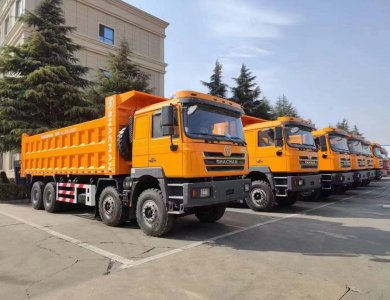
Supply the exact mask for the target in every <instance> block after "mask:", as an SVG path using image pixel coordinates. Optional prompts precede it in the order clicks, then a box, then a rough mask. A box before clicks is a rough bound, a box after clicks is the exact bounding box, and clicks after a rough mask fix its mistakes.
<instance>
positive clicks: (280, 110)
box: [273, 95, 299, 117]
mask: <svg viewBox="0 0 390 300" xmlns="http://www.w3.org/2000/svg"><path fill="white" fill-rule="evenodd" d="M273 113H274V115H275V116H276V117H283V116H289V117H299V114H298V111H297V109H296V108H295V107H294V106H293V104H292V103H291V102H290V101H288V99H287V97H286V96H285V95H282V96H281V97H278V100H277V101H276V103H275V105H274V107H273Z"/></svg>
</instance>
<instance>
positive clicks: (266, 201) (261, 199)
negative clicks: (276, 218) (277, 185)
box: [246, 180, 276, 211]
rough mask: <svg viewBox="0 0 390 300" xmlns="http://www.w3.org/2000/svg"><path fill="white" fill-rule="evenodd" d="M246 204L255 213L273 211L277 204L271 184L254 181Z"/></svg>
mask: <svg viewBox="0 0 390 300" xmlns="http://www.w3.org/2000/svg"><path fill="white" fill-rule="evenodd" d="M246 204H247V205H248V206H249V207H250V208H251V209H252V210H254V211H271V210H272V209H273V208H274V207H275V204H276V202H275V195H274V193H273V191H272V189H271V187H270V186H269V184H268V183H267V182H265V181H263V180H256V181H253V182H252V185H251V191H250V193H249V197H247V199H246Z"/></svg>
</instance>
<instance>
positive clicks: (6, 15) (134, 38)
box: [0, 0, 168, 177]
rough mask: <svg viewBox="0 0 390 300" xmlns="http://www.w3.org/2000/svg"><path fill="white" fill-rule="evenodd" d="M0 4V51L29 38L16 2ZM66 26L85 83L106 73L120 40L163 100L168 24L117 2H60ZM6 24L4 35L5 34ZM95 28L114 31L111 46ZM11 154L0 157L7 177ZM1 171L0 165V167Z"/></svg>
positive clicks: (32, 2) (29, 0)
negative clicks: (76, 49)
mask: <svg viewBox="0 0 390 300" xmlns="http://www.w3.org/2000/svg"><path fill="white" fill-rule="evenodd" d="M17 1H18V0H0V47H2V46H4V45H6V44H11V45H18V44H21V43H23V41H24V40H25V39H26V38H27V37H28V36H29V29H28V28H26V27H25V26H24V25H23V24H21V23H20V22H18V18H17V13H16V2H17ZM20 1H21V5H22V9H23V11H24V10H29V11H32V10H34V8H35V7H36V6H37V5H38V3H39V2H40V0H20ZM63 9H64V12H65V19H66V23H67V24H68V25H70V26H74V27H76V28H77V29H76V30H75V31H74V32H73V33H72V34H70V36H71V38H72V39H73V41H74V42H75V43H77V44H79V45H81V46H82V50H80V51H79V52H78V53H77V55H76V56H77V57H78V58H79V60H80V64H81V65H84V66H87V67H89V68H90V72H89V74H88V78H89V79H92V80H93V79H94V78H96V75H97V72H99V71H102V70H106V69H107V55H108V53H110V52H114V51H115V49H116V47H117V46H118V45H119V44H120V42H121V41H122V40H123V39H124V40H126V41H128V43H129V45H130V49H131V51H132V54H131V59H132V61H133V62H134V63H136V64H137V65H138V66H139V67H140V68H141V70H143V71H144V72H145V73H147V74H148V75H149V76H150V82H149V84H150V88H152V90H153V93H154V94H156V95H160V96H164V76H165V70H166V67H167V65H166V63H165V61H164V40H165V30H166V28H167V26H168V23H166V22H165V21H162V20H160V19H158V18H156V17H154V16H152V15H150V14H148V13H146V12H144V11H141V10H139V9H137V8H135V7H133V6H131V5H129V4H127V3H125V2H123V1H121V0H63ZM6 20H8V21H7V22H8V26H7V27H8V32H5V27H6V24H5V23H6ZM99 24H101V25H104V26H107V27H109V28H112V29H113V30H114V44H113V45H109V44H106V43H103V42H101V41H100V40H99ZM11 156H12V154H10V153H5V154H4V155H3V169H4V170H5V171H6V172H7V175H8V176H9V177H13V170H12V169H9V168H10V167H12V166H10V164H9V161H10V157H11ZM0 170H1V164H0Z"/></svg>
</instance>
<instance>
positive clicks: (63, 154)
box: [21, 91, 167, 177]
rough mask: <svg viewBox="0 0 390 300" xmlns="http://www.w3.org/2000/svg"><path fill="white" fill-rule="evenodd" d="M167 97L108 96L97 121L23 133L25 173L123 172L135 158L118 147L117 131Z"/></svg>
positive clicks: (131, 93) (121, 173)
mask: <svg viewBox="0 0 390 300" xmlns="http://www.w3.org/2000/svg"><path fill="white" fill-rule="evenodd" d="M166 101H167V99H165V98H160V97H157V96H153V95H148V94H144V93H140V92H135V91H133V92H129V93H126V94H121V95H114V96H111V97H108V98H106V112H105V116H104V117H103V118H100V119H96V120H93V121H89V122H85V123H81V124H76V125H73V126H69V127H65V128H60V129H57V130H53V131H49V132H45V133H42V134H38V135H34V136H28V135H26V134H24V135H23V137H22V158H21V160H22V165H21V175H22V176H23V177H25V176H27V175H32V176H54V175H67V174H75V175H76V174H79V175H123V174H129V172H130V168H131V161H125V160H124V159H123V158H122V157H121V156H120V155H119V152H118V150H117V142H116V139H117V135H118V132H119V131H120V129H121V128H123V127H124V126H126V125H128V124H129V117H130V116H133V115H134V114H135V112H136V111H137V110H139V109H141V108H143V107H145V106H148V105H152V104H156V103H161V102H166Z"/></svg>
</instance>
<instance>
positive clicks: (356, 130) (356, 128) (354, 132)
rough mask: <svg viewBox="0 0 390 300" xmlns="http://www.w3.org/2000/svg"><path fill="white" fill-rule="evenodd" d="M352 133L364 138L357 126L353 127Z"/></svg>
mask: <svg viewBox="0 0 390 300" xmlns="http://www.w3.org/2000/svg"><path fill="white" fill-rule="evenodd" d="M350 133H352V134H354V135H356V136H359V137H364V136H363V133H361V132H360V131H359V129H358V127H357V126H356V125H354V126H353V129H352V130H351V131H350Z"/></svg>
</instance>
